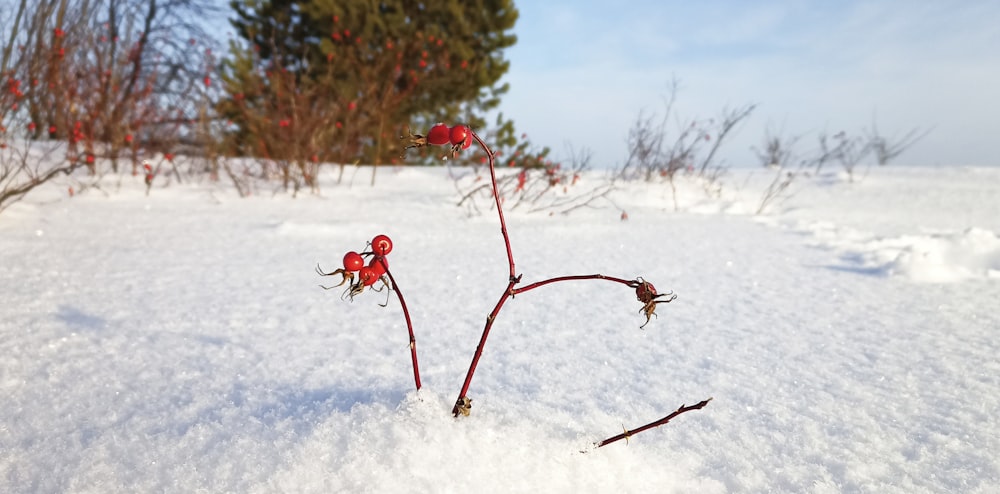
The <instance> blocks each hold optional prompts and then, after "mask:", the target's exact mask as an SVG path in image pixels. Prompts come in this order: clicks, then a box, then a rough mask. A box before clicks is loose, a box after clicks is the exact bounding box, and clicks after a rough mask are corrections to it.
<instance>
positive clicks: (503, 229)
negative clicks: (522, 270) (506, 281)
mask: <svg viewBox="0 0 1000 494" xmlns="http://www.w3.org/2000/svg"><path fill="white" fill-rule="evenodd" d="M469 133H471V134H472V137H473V138H474V139H475V140H476V142H478V143H479V145H480V146H481V147H482V148H483V151H485V152H486V158H487V159H488V160H489V165H490V183H491V184H492V185H493V200H494V201H496V204H497V215H498V216H500V233H501V234H502V235H503V243H504V245H505V246H506V247H507V264H508V265H510V279H511V281H514V279H515V278H516V277H517V274H516V273H515V272H514V254H513V252H511V250H510V236H509V235H508V234H507V222H506V221H504V219H503V206H502V205H501V202H500V191H499V190H498V189H497V172H496V167H495V166H494V163H495V161H496V155H495V154H494V153H493V150H492V149H490V147H489V146H487V145H486V143H485V142H483V140H482V138H480V137H479V134H476V133H475V131H473V130H472V129H469ZM515 283H516V282H515Z"/></svg>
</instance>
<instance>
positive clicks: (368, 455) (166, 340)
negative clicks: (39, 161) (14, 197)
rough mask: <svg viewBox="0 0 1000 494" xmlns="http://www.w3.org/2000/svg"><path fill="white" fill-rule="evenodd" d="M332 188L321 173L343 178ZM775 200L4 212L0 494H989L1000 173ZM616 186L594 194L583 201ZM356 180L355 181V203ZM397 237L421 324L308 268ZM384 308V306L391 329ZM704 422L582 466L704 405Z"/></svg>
mask: <svg viewBox="0 0 1000 494" xmlns="http://www.w3.org/2000/svg"><path fill="white" fill-rule="evenodd" d="M331 172H332V171H331ZM769 173H772V172H764V171H755V172H753V173H747V172H734V174H733V175H732V176H730V177H728V183H726V184H725V185H724V187H723V189H722V193H721V194H720V195H719V196H718V197H715V198H711V199H709V198H708V197H707V196H706V194H705V192H704V191H703V188H702V187H701V186H700V185H699V184H696V183H689V182H682V183H681V184H680V185H681V187H680V189H679V202H680V204H681V208H680V209H681V211H679V212H676V211H674V208H673V201H672V199H671V195H670V189H669V187H667V186H666V185H662V184H661V185H647V184H621V185H620V187H619V189H618V190H616V191H615V192H614V193H613V194H612V196H611V199H612V200H613V201H614V202H615V204H617V206H619V207H621V208H622V209H624V210H626V211H627V213H628V216H629V219H628V220H627V221H621V220H620V219H619V216H620V210H618V209H615V208H614V207H610V206H609V207H605V208H601V209H581V210H578V211H576V212H574V213H573V214H571V215H569V216H562V215H552V216H550V215H547V214H537V213H536V214H523V213H517V212H513V213H510V214H509V216H508V227H509V231H510V235H511V239H512V243H513V252H514V255H515V259H516V261H517V271H518V272H519V273H523V274H524V279H523V282H524V283H528V282H532V281H538V280H541V279H544V278H547V277H551V276H557V275H563V274H591V273H602V274H606V275H611V276H620V277H624V278H634V277H637V276H642V277H644V278H645V279H647V280H649V281H651V282H653V283H654V284H655V285H656V286H657V287H658V288H659V289H660V291H667V290H674V291H675V292H676V293H677V294H678V295H679V298H678V299H677V300H676V301H674V302H673V303H671V304H669V305H662V306H660V308H659V309H658V314H659V317H658V318H656V319H654V320H653V321H652V322H651V323H650V324H649V325H648V326H646V328H645V329H644V330H640V329H639V328H638V326H639V325H640V324H641V323H642V322H643V320H644V317H643V316H642V315H641V314H639V313H638V310H639V309H640V306H639V303H638V302H636V300H635V295H634V293H632V292H631V290H629V289H627V288H624V287H622V286H620V285H617V284H613V283H606V282H595V281H585V282H570V283H563V284H554V285H549V286H546V287H543V288H540V289H538V290H536V291H533V292H529V293H525V294H522V295H520V296H518V297H517V298H515V299H513V300H510V301H508V303H507V305H506V306H505V307H504V309H503V311H502V312H501V313H500V315H499V318H498V319H497V322H496V325H495V326H494V329H493V332H492V334H491V336H490V339H489V341H488V342H487V344H486V347H485V351H484V355H483V358H482V361H481V362H480V367H479V370H478V371H477V373H476V375H475V379H474V380H473V381H472V387H471V389H470V391H469V396H470V397H471V398H472V399H473V407H472V414H471V416H469V417H462V418H458V419H456V418H453V417H452V416H451V414H450V410H451V406H452V404H453V403H454V400H455V398H456V397H457V395H458V392H459V388H460V386H461V383H462V379H463V378H464V376H465V373H466V370H467V369H468V365H469V361H470V359H471V357H472V354H473V352H474V350H475V348H476V345H477V343H478V340H479V336H480V333H481V331H482V327H483V323H484V322H485V316H486V314H487V313H488V312H489V310H490V309H491V308H492V306H493V304H495V303H496V300H497V298H498V297H499V296H500V294H501V292H502V291H503V289H504V287H505V285H506V280H507V266H506V261H505V254H504V247H503V244H502V241H501V237H500V233H499V227H498V224H497V220H496V217H495V216H494V214H493V212H492V211H484V213H483V214H482V215H479V216H468V215H467V213H466V211H465V210H464V209H462V208H458V207H456V206H455V200H456V197H457V194H456V191H455V189H454V187H453V184H452V182H451V181H450V180H449V179H448V178H447V176H446V172H445V171H444V170H443V169H426V168H401V169H386V170H384V171H383V172H382V174H381V175H380V176H379V178H378V185H377V186H376V187H374V188H371V187H368V186H367V185H365V186H360V185H355V186H353V187H347V186H345V185H340V186H338V185H335V184H333V183H332V180H333V175H332V173H331V176H330V177H324V178H325V180H326V182H327V184H326V185H325V187H324V189H323V192H322V194H321V195H319V196H312V195H300V197H299V198H297V199H292V198H290V197H288V196H286V195H283V194H279V195H277V196H270V195H269V196H267V197H253V198H249V199H238V198H236V197H235V195H234V193H233V192H232V191H231V190H229V189H228V188H227V187H225V186H217V185H206V184H200V185H197V184H185V185H176V184H175V185H172V186H170V187H163V184H162V183H161V182H162V181H158V183H157V186H156V187H154V189H153V191H152V194H151V195H150V196H149V197H146V196H145V195H144V193H143V192H144V190H143V185H142V184H141V177H136V178H133V177H125V179H124V181H123V182H124V183H123V185H122V186H121V188H120V189H118V190H116V187H115V185H114V184H115V183H117V181H118V178H114V179H113V180H110V179H109V184H108V185H107V186H106V187H104V188H103V190H104V191H106V193H103V192H101V191H98V190H97V189H89V190H87V191H85V192H83V193H78V194H77V195H76V196H75V197H72V198H69V197H67V196H66V189H65V184H61V185H60V184H56V185H53V186H51V187H44V188H42V189H41V190H38V191H36V192H35V193H33V194H32V195H31V196H29V197H28V198H27V199H26V200H25V201H23V202H21V203H18V204H16V205H14V206H13V207H12V208H10V209H9V210H7V211H5V212H4V213H3V214H2V215H0V300H2V307H0V395H2V396H3V406H2V407H0V492H101V493H104V492H185V493H186V492H458V493H460V492H467V491H470V490H471V491H473V492H708V493H712V492H765V491H776V492H817V493H822V492H880V493H893V492H899V493H912V492H990V491H992V489H995V488H996V486H997V485H998V484H1000V460H998V458H1000V423H998V420H1000V419H998V411H1000V361H998V355H1000V340H998V338H997V335H998V332H1000V314H998V308H1000V304H998V302H997V301H998V300H1000V239H998V233H1000V170H998V169H986V168H978V169H977V168H934V169H922V168H905V167H895V166H894V167H891V168H884V169H874V170H871V172H870V173H869V174H868V175H867V176H865V177H864V178H863V180H861V181H860V182H857V183H848V182H847V181H846V180H845V179H844V178H843V177H842V176H839V175H837V174H825V175H821V176H819V177H813V178H811V179H809V180H808V181H800V182H798V183H797V184H796V185H795V186H794V187H793V189H792V192H793V195H792V196H791V197H789V198H787V199H786V200H784V201H780V202H778V203H777V204H775V205H773V206H772V207H771V208H770V209H769V210H768V214H765V215H760V216H754V215H752V214H748V213H752V212H753V211H755V210H756V208H757V206H758V204H759V202H760V197H761V190H762V187H763V186H764V185H766V183H767V182H768V181H769V180H770V178H771V175H769ZM597 180H600V178H599V176H597V175H596V174H595V175H594V176H588V177H586V178H585V180H584V183H586V182H587V181H597ZM361 181H363V180H359V182H361ZM377 233H387V234H389V235H390V236H391V237H392V238H393V239H394V241H395V250H394V251H393V252H392V254H391V255H390V256H389V258H390V261H391V269H392V272H393V274H394V276H395V278H396V280H397V281H398V282H399V285H400V288H401V289H402V291H403V294H404V295H405V297H406V300H407V303H408V305H409V307H410V311H411V314H412V316H413V320H414V326H415V331H416V338H417V349H418V352H419V356H420V363H421V377H422V378H423V384H424V388H423V389H422V390H420V391H419V392H416V391H414V390H413V381H412V375H411V368H410V362H409V351H408V348H407V335H406V328H405V324H404V321H403V318H402V315H401V312H400V308H399V304H398V302H397V301H396V299H395V298H394V297H387V295H386V294H385V293H365V294H362V295H361V296H359V297H357V298H356V299H355V300H354V301H353V302H349V301H344V300H341V299H340V296H339V295H340V293H339V291H336V290H331V291H324V290H322V289H320V288H319V287H318V286H317V285H318V284H319V283H320V282H326V281H328V279H321V278H320V277H318V276H317V275H316V273H315V272H314V267H315V265H316V264H317V263H320V264H321V265H322V266H323V267H324V268H328V269H332V268H334V267H336V266H337V264H338V263H339V262H340V258H341V256H342V255H343V253H344V252H345V251H347V250H355V249H361V248H363V247H364V246H365V242H366V241H367V240H368V239H370V238H371V237H372V236H373V235H375V234H377ZM387 300H388V306H387V307H385V308H383V307H379V304H380V303H385V302H386V301H387ZM708 397H712V398H713V401H712V402H711V403H709V405H708V406H706V407H705V408H704V409H702V410H699V411H693V412H690V413H687V414H684V415H681V416H680V417H678V418H676V419H675V420H674V421H673V422H671V423H670V424H668V425H665V426H663V427H660V428H657V429H653V430H650V431H646V432H644V433H642V434H639V435H636V436H634V437H632V438H631V441H630V442H629V444H627V445H626V444H625V443H624V442H619V443H615V444H612V445H609V446H606V447H604V448H600V449H595V448H594V447H593V443H594V442H595V441H599V440H601V439H604V438H606V437H609V436H612V435H614V434H617V433H619V432H621V431H622V428H623V427H628V428H630V429H634V428H636V427H638V426H640V425H642V424H645V423H647V422H650V421H652V420H655V419H657V418H660V417H662V416H664V415H666V414H667V413H669V412H671V411H673V410H674V409H676V408H677V407H679V406H680V405H682V404H693V403H695V402H698V401H700V400H703V399H705V398H708Z"/></svg>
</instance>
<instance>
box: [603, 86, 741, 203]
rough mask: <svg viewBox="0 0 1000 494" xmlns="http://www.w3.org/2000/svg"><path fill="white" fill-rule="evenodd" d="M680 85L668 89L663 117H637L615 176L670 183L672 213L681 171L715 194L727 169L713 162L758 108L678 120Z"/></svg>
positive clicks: (648, 115)
mask: <svg viewBox="0 0 1000 494" xmlns="http://www.w3.org/2000/svg"><path fill="white" fill-rule="evenodd" d="M677 84H678V83H677V81H676V80H675V81H673V82H672V83H671V85H670V87H669V89H670V92H669V96H668V97H667V99H666V100H665V103H664V111H663V115H662V116H660V117H657V115H656V114H647V113H646V112H644V111H642V112H640V113H639V115H638V116H637V117H636V120H635V123H633V125H632V128H631V129H629V133H628V137H627V140H626V143H627V146H628V153H629V154H628V158H627V159H626V161H625V164H624V165H622V167H621V169H620V170H619V171H618V172H617V174H616V175H617V177H618V178H621V179H624V180H644V181H646V182H652V181H654V180H665V181H666V182H667V183H668V184H669V185H670V189H671V194H672V197H673V202H674V210H678V209H679V208H680V206H679V204H678V200H677V186H676V183H675V178H676V176H677V174H678V173H679V172H683V173H687V174H690V175H693V176H696V177H698V178H699V179H701V180H702V181H703V184H704V186H705V191H706V193H707V194H711V193H712V191H713V190H716V188H717V187H716V186H717V184H718V181H719V179H720V178H721V177H722V175H723V174H724V173H725V167H724V166H722V165H721V164H718V163H716V162H715V158H716V153H717V152H718V150H719V149H720V148H721V146H722V143H723V142H724V141H725V140H726V138H727V137H728V136H729V135H731V133H732V132H733V131H734V130H735V129H736V128H737V127H738V126H739V124H740V123H741V122H743V121H744V120H745V119H746V118H747V117H749V116H750V114H751V113H752V112H753V110H754V108H755V107H756V106H755V105H745V106H741V107H737V108H726V109H724V110H723V111H722V112H721V114H720V115H719V117H717V118H710V119H704V120H702V119H682V118H679V117H675V116H674V115H673V106H674V102H675V100H676V94H677ZM671 120H674V121H675V123H676V131H675V133H673V138H672V139H671V138H670V135H671V132H670V130H669V129H668V124H669V123H670V121H671Z"/></svg>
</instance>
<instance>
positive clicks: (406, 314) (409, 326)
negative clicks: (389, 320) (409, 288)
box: [378, 257, 420, 391]
mask: <svg viewBox="0 0 1000 494" xmlns="http://www.w3.org/2000/svg"><path fill="white" fill-rule="evenodd" d="M378 262H379V264H381V265H382V267H383V268H385V274H386V276H388V277H389V282H390V283H392V291H393V292H395V293H396V298H398V299H399V305H400V306H401V307H402V308H403V318H404V319H406V330H407V331H409V332H410V359H411V360H413V381H414V383H415V384H416V386H417V390H418V391H419V390H420V367H419V366H418V365H417V338H416V336H414V334H413V323H412V322H411V321H410V311H409V309H407V308H406V301H405V300H403V292H401V291H399V285H397V284H396V279H395V278H393V277H392V272H391V271H389V265H388V264H386V262H385V259H384V258H382V257H379V258H378Z"/></svg>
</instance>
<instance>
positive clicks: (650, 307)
mask: <svg viewBox="0 0 1000 494" xmlns="http://www.w3.org/2000/svg"><path fill="white" fill-rule="evenodd" d="M404 137H408V138H409V142H408V144H407V146H406V148H405V149H414V148H423V147H427V146H450V148H449V151H448V152H449V153H450V155H451V156H457V155H458V154H459V153H460V152H462V151H463V150H465V149H468V148H469V147H470V146H471V145H472V142H476V143H477V144H479V146H480V147H481V148H482V151H483V152H484V153H485V156H486V158H487V164H488V166H489V172H490V188H491V190H492V196H493V199H494V204H495V206H496V211H497V215H498V219H499V222H500V232H501V234H502V236H503V241H504V245H505V247H506V253H507V266H508V268H509V271H508V276H507V279H506V286H505V287H504V288H503V290H502V291H501V292H500V296H499V299H498V300H497V302H496V304H495V305H494V306H493V307H494V308H493V310H492V311H491V312H490V313H489V314H488V315H487V317H486V325H485V327H484V328H483V333H482V336H481V337H480V339H479V344H478V345H477V346H476V349H475V353H474V354H473V357H472V362H471V364H470V365H469V370H468V372H467V374H466V377H465V381H464V382H463V384H462V389H461V391H460V392H459V396H458V399H457V400H456V401H455V405H454V407H453V408H452V414H453V415H454V416H456V417H457V416H459V415H463V416H465V415H469V413H470V412H471V410H472V399H471V398H469V396H468V390H469V387H470V385H471V382H472V378H473V375H474V374H475V371H476V368H477V366H478V364H479V362H480V358H481V357H482V352H483V348H484V347H485V345H486V341H487V338H488V336H489V334H490V330H491V329H492V328H493V325H494V323H495V322H496V321H497V318H498V317H499V315H500V312H501V310H502V309H503V307H504V304H505V302H506V301H507V300H508V299H511V298H513V297H514V296H516V295H521V294H523V293H526V292H529V291H531V290H534V289H536V288H540V287H543V286H547V285H550V284H555V283H561V282H569V281H581V280H594V281H603V282H610V283H612V284H615V285H621V286H624V287H627V288H629V289H630V290H632V291H633V292H634V293H635V296H636V299H637V300H638V301H639V302H640V303H641V304H642V306H641V308H640V309H639V312H640V313H641V314H643V315H644V316H645V317H646V320H645V322H644V323H643V324H642V325H641V326H640V328H644V327H645V326H646V325H647V324H649V322H650V320H651V319H652V317H653V316H655V315H656V308H657V306H658V305H659V304H664V303H669V302H672V301H673V300H675V299H676V298H677V297H676V295H674V294H673V292H667V293H660V292H658V291H657V290H656V288H655V287H654V286H653V284H652V283H650V282H648V281H646V280H645V279H643V278H641V277H637V278H633V279H628V278H619V277H615V276H607V275H603V274H585V275H566V276H557V277H554V278H548V279H544V280H540V281H535V282H532V283H527V284H522V278H523V274H521V273H517V272H516V271H515V267H514V266H515V263H514V254H513V252H512V249H511V242H510V237H509V233H508V229H507V224H506V220H505V218H504V208H503V200H502V198H501V196H500V193H499V189H498V184H497V174H496V166H495V163H496V154H495V153H494V152H493V151H492V150H491V149H490V147H489V146H487V145H486V143H485V142H484V141H483V140H482V139H481V138H480V137H479V136H478V135H477V134H476V133H475V132H474V131H473V130H472V129H471V128H469V127H468V126H467V125H464V124H457V125H452V126H447V125H445V124H443V123H439V124H436V125H434V126H432V127H431V128H430V130H429V132H428V133H427V134H426V135H423V134H414V133H410V134H409V136H404ZM544 170H546V171H545V173H547V174H548V175H549V176H550V177H554V176H555V175H556V173H555V172H556V170H557V167H547V168H544ZM526 172H527V169H524V170H522V172H521V173H519V174H518V175H517V177H518V178H517V180H518V186H519V187H522V188H523V187H524V185H525V184H526V182H527V177H526ZM550 180H552V178H550ZM392 245H393V244H392V240H390V239H389V237H387V236H385V235H377V236H375V237H374V238H373V239H372V240H371V242H369V247H370V250H367V251H365V252H362V253H357V252H354V251H351V252H347V253H346V254H345V255H344V259H343V267H342V268H338V269H336V270H334V271H331V272H329V273H327V272H323V271H322V270H321V269H320V268H319V267H318V266H317V271H318V272H319V274H320V275H322V276H333V275H338V274H339V275H341V282H340V283H339V284H338V285H336V286H341V285H343V284H345V283H346V284H347V285H348V288H347V290H346V291H345V292H344V295H343V297H345V298H351V299H353V298H354V297H355V296H356V295H358V294H360V293H362V292H363V291H364V290H365V288H367V287H370V286H372V285H374V284H375V283H376V282H377V281H378V280H381V281H382V287H381V288H386V289H388V290H390V291H392V292H394V293H396V296H397V298H399V301H400V305H401V306H402V308H403V315H404V317H405V318H406V326H407V330H408V331H409V333H410V350H411V357H412V362H413V374H414V378H415V380H416V383H417V389H418V390H419V389H420V377H419V372H418V370H417V355H416V346H415V338H414V336H413V335H414V331H413V324H412V321H411V320H410V316H409V312H408V310H407V309H406V303H405V301H404V300H403V297H402V294H401V293H400V292H399V285H398V284H397V283H396V282H395V280H394V279H393V278H392V274H391V272H390V271H389V265H388V263H387V262H386V256H387V255H388V254H389V253H390V252H391V251H392ZM366 257H367V258H368V260H367V262H366V260H365V258H366ZM355 277H357V280H355ZM323 288H324V289H329V288H333V287H325V286H324V287H323ZM381 288H380V289H381ZM708 401H709V400H704V401H702V402H700V403H698V404H696V405H693V406H690V407H685V406H681V407H680V408H678V409H677V410H676V411H674V412H673V413H671V414H670V415H667V416H666V417H663V418H661V419H659V420H656V421H653V422H650V423H649V424H646V425H644V426H642V427H639V428H637V429H636V430H635V431H631V432H630V431H628V430H626V431H625V433H624V434H619V435H617V436H614V437H610V438H608V439H605V440H604V441H601V442H599V443H595V446H597V447H600V446H604V445H606V444H610V443H612V442H615V441H618V440H620V439H627V438H628V437H630V435H631V434H634V433H637V432H641V431H644V430H647V429H650V428H653V427H657V426H659V425H663V424H665V423H667V422H668V421H669V420H670V419H672V418H673V417H675V416H677V415H679V414H681V413H686V412H688V411H691V410H698V409H700V408H702V407H704V406H705V405H706V404H707V403H708Z"/></svg>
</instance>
